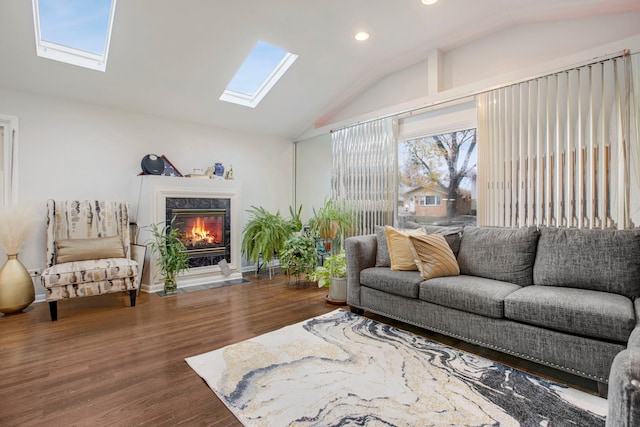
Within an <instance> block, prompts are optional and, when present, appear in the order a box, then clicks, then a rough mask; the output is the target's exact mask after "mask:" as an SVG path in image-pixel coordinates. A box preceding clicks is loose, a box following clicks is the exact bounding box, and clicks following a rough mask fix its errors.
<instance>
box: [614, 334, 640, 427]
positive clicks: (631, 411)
mask: <svg viewBox="0 0 640 427" xmlns="http://www.w3.org/2000/svg"><path fill="white" fill-rule="evenodd" d="M627 345H628V346H627V349H626V350H623V351H621V352H620V353H618V355H617V356H616V357H615V359H613V364H612V365H611V373H610V374H609V396H608V399H609V413H608V415H607V426H611V427H613V426H615V427H631V426H638V425H640V326H637V327H636V328H635V329H634V330H633V332H632V333H631V336H630V337H629V342H628V344H627Z"/></svg>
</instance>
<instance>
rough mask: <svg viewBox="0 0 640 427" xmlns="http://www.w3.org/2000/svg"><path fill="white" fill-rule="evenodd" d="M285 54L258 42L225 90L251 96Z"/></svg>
mask: <svg viewBox="0 0 640 427" xmlns="http://www.w3.org/2000/svg"><path fill="white" fill-rule="evenodd" d="M287 53H288V52H287V51H286V50H283V49H280V48H279V47H276V46H273V45H270V44H269V43H265V42H263V41H262V40H259V41H258V42H257V43H256V45H255V46H254V47H253V49H252V50H251V53H249V56H248V57H247V59H245V61H244V63H243V64H242V66H241V67H240V68H239V69H238V72H237V73H236V75H235V76H234V77H233V79H232V80H231V82H230V83H229V85H228V86H227V90H230V91H233V92H238V93H242V94H245V95H249V96H252V95H253V94H255V93H256V91H257V90H258V89H259V88H260V86H261V85H262V83H264V81H265V80H266V79H267V77H269V75H270V74H271V72H272V71H273V70H274V69H275V68H276V67H277V66H278V64H279V63H280V61H282V59H283V58H284V57H285V56H286V55H287Z"/></svg>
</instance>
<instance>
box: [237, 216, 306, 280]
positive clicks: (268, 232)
mask: <svg viewBox="0 0 640 427" xmlns="http://www.w3.org/2000/svg"><path fill="white" fill-rule="evenodd" d="M290 210H291V212H292V214H293V213H294V212H293V209H291V208H290ZM247 212H249V221H248V222H247V224H246V225H245V226H244V229H243V231H242V233H243V236H242V247H241V249H242V254H243V255H244V256H245V257H246V258H247V259H248V260H249V261H253V262H255V263H259V262H260V257H262V259H263V261H264V262H266V263H267V264H268V263H269V261H271V259H272V258H273V256H274V255H276V254H279V253H280V251H281V250H282V248H283V246H284V243H285V242H286V241H287V239H289V237H291V235H292V234H293V229H294V228H295V227H296V225H295V224H294V223H293V222H292V221H291V220H290V219H287V218H285V217H283V216H282V215H281V214H280V211H278V212H276V213H275V214H272V213H271V212H269V211H267V210H266V209H265V208H263V207H256V206H251V209H249V210H248V211H247ZM258 267H259V265H258Z"/></svg>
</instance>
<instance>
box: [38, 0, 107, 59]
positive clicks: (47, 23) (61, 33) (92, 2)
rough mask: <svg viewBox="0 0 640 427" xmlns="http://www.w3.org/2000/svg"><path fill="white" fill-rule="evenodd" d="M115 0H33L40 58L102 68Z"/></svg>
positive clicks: (105, 57) (105, 56)
mask: <svg viewBox="0 0 640 427" xmlns="http://www.w3.org/2000/svg"><path fill="white" fill-rule="evenodd" d="M115 8H116V0H83V1H77V0H33V20H34V28H35V34H36V52H37V55H38V56H40V57H42V58H48V59H52V60H54V61H60V62H66V63H67V64H71V65H76V66H79V67H85V68H90V69H92V70H98V71H105V70H106V68H107V54H108V52H109V42H110V40H111V28H112V24H113V15H114V12H115Z"/></svg>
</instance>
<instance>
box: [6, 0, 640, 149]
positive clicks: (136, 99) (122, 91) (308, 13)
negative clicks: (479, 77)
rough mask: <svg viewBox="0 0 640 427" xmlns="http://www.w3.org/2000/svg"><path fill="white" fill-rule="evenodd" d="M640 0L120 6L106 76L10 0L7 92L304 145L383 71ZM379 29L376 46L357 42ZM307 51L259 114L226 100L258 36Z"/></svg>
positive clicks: (236, 0) (154, 2)
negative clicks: (42, 37) (46, 43)
mask: <svg viewBox="0 0 640 427" xmlns="http://www.w3.org/2000/svg"><path fill="white" fill-rule="evenodd" d="M629 11H640V1H638V0H481V1H479V0H439V2H438V3H436V4H435V5H433V6H425V5H423V4H422V3H421V2H420V0H323V1H308V0H307V1H301V0H268V1H265V0H241V1H240V0H179V1H178V0H119V1H118V3H117V7H116V14H115V21H114V25H113V34H112V38H111V48H110V51H109V62H108V65H107V70H106V72H105V73H102V72H99V71H93V70H88V69H84V68H79V67H75V66H71V65H67V64H64V63H60V62H56V61H51V60H48V59H43V58H39V57H37V56H36V54H35V41H34V29H33V16H32V10H31V2H30V1H27V0H2V4H1V9H0V64H1V65H0V87H5V88H8V89H14V90H19V91H27V92H32V93H38V94H44V95H49V96H55V97H61V98H66V99H72V100H77V101H80V102H89V103H94V104H100V105H108V106H113V107H117V108H123V109H127V110H133V111H140V112H145V113H150V114H154V115H159V116H163V117H171V118H177V119H181V120H187V121H192V122H197V123H204V124H210V125H214V126H217V127H222V128H229V129H237V130H242V131H247V132H254V133H258V134H266V135H272V136H278V137H283V138H291V139H292V138H295V136H296V135H299V134H300V133H301V132H303V131H304V130H306V129H307V128H309V127H311V126H312V125H313V123H314V122H315V121H316V120H317V119H318V118H320V117H323V116H325V115H326V114H328V112H329V111H330V110H331V108H333V107H334V106H335V105H339V104H340V102H341V101H344V100H347V99H350V98H352V97H354V96H357V95H358V94H359V93H362V92H363V91H365V90H366V89H367V87H369V86H370V85H372V84H373V83H375V82H376V81H378V80H379V79H380V78H382V77H383V76H385V75H387V74H389V73H392V72H394V71H396V70H399V69H402V68H405V67H407V66H409V65H412V64H415V63H417V62H420V61H422V60H424V59H425V58H426V56H427V53H428V52H429V51H431V50H433V49H436V48H437V49H442V50H444V51H446V50H448V49H451V48H454V47H456V46H459V45H462V44H465V43H468V42H469V41H471V40H473V39H475V38H479V37H483V36H486V35H487V34H490V33H493V32H496V31H499V30H502V29H505V28H508V27H511V26H514V25H518V24H523V23H529V22H536V21H552V20H559V19H568V18H577V17H583V16H592V15H599V14H613V13H622V12H629ZM360 30H366V31H368V32H370V33H371V38H370V39H369V40H368V41H367V42H365V43H359V42H356V41H355V40H354V39H353V35H354V34H355V33H356V32H357V31H360ZM259 39H260V40H264V41H266V42H269V43H271V44H274V45H276V46H279V47H281V48H283V49H286V50H288V51H290V52H293V53H295V54H297V55H299V56H300V57H299V59H298V60H297V61H296V62H295V63H294V65H293V66H292V67H291V69H290V70H289V71H288V72H287V73H286V74H285V76H284V77H283V78H282V79H281V80H280V81H279V82H278V83H277V84H276V86H275V87H274V88H273V89H272V91H271V92H270V93H269V94H268V95H267V96H266V97H265V98H264V99H263V100H262V102H261V103H260V104H259V105H258V106H257V107H256V108H255V109H251V108H247V107H242V106H238V105H234V104H229V103H226V102H223V101H220V100H219V99H218V98H219V96H220V94H221V93H222V92H223V90H224V89H225V87H226V85H227V83H228V82H229V81H230V80H231V78H232V77H233V75H234V73H235V71H236V70H237V68H238V67H239V66H240V64H241V63H242V61H243V60H244V58H245V56H246V55H247V53H248V52H249V50H250V49H251V48H252V47H253V45H254V44H255V43H256V41H257V40H259Z"/></svg>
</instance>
